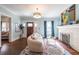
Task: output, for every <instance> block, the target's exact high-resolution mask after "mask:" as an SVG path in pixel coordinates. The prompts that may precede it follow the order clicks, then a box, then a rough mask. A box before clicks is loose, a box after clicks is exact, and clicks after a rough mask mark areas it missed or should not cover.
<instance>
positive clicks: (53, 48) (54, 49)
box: [20, 44, 68, 55]
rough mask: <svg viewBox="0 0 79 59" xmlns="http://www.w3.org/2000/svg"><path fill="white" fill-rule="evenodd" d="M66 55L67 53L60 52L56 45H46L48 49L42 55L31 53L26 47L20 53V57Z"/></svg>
mask: <svg viewBox="0 0 79 59" xmlns="http://www.w3.org/2000/svg"><path fill="white" fill-rule="evenodd" d="M66 54H67V55H68V52H67V51H66V52H65V51H64V52H62V51H61V49H60V48H58V47H57V46H56V45H51V44H49V45H48V48H47V49H46V50H45V51H44V52H42V53H36V52H31V51H30V50H29V48H28V46H27V47H26V48H25V49H24V50H23V51H21V53H20V55H66Z"/></svg>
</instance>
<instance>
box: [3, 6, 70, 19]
mask: <svg viewBox="0 0 79 59" xmlns="http://www.w3.org/2000/svg"><path fill="white" fill-rule="evenodd" d="M2 6H3V7H5V8H7V9H9V10H10V11H12V12H14V13H15V14H16V15H19V16H32V15H33V13H34V12H35V11H36V8H38V11H39V12H40V13H42V16H43V17H56V16H58V15H60V13H61V12H63V11H64V10H65V9H67V8H68V7H70V6H71V4H3V5H2Z"/></svg>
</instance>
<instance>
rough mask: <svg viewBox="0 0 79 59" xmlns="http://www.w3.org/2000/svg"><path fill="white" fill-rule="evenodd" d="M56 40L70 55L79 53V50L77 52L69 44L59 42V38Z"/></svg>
mask: <svg viewBox="0 0 79 59" xmlns="http://www.w3.org/2000/svg"><path fill="white" fill-rule="evenodd" d="M56 42H57V43H59V44H60V45H61V46H62V47H63V48H64V49H66V50H67V51H68V52H69V53H71V54H72V55H79V52H77V51H76V50H74V49H73V48H71V47H70V46H68V45H66V44H65V43H63V42H61V41H59V40H56Z"/></svg>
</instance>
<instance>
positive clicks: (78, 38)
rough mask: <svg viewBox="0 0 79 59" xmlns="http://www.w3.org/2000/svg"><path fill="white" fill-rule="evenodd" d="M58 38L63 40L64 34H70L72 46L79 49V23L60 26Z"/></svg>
mask: <svg viewBox="0 0 79 59" xmlns="http://www.w3.org/2000/svg"><path fill="white" fill-rule="evenodd" d="M57 29H58V38H59V40H61V41H62V34H70V46H71V47H72V48H73V49H75V50H77V51H79V24H73V25H64V26H58V27H57Z"/></svg>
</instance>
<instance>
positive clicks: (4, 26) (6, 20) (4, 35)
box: [1, 15, 11, 45]
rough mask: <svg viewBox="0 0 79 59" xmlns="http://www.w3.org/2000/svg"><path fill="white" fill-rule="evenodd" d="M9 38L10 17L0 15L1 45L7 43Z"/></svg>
mask: <svg viewBox="0 0 79 59" xmlns="http://www.w3.org/2000/svg"><path fill="white" fill-rule="evenodd" d="M10 39H11V18H10V17H8V16H4V15H2V16H1V45H3V44H5V43H9V40H10Z"/></svg>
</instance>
